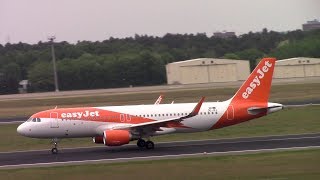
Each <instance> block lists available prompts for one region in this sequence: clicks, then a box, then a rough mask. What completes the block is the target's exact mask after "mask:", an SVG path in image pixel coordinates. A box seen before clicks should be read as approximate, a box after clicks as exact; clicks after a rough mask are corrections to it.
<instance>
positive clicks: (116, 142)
mask: <svg viewBox="0 0 320 180" xmlns="http://www.w3.org/2000/svg"><path fill="white" fill-rule="evenodd" d="M131 137H132V136H131V134H130V132H129V131H126V130H106V131H104V132H103V143H104V145H106V146H121V145H124V144H128V143H129V141H130V140H131Z"/></svg>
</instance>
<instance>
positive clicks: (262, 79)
mask: <svg viewBox="0 0 320 180" xmlns="http://www.w3.org/2000/svg"><path fill="white" fill-rule="evenodd" d="M275 61H276V59H274V58H264V59H262V60H261V62H260V63H259V64H258V66H257V67H256V68H255V69H254V70H253V72H252V73H251V75H250V76H249V78H248V79H247V80H246V81H245V82H244V83H243V85H242V86H241V87H240V89H239V90H238V91H237V93H236V94H235V95H234V96H233V97H232V98H231V99H229V100H226V101H223V102H204V97H202V98H201V99H200V101H199V102H198V103H180V104H179V103H175V104H159V103H155V104H152V105H129V106H104V107H81V108H56V109H50V110H46V111H41V112H38V113H36V114H33V115H32V116H31V117H30V118H29V119H28V120H27V121H26V122H24V123H23V124H21V125H20V126H19V127H18V128H17V132H18V133H19V134H21V135H23V136H27V137H33V138H52V139H53V143H54V148H52V151H51V152H52V153H53V154H56V153H58V149H57V143H58V139H60V138H78V137H92V138H93V142H95V143H99V144H100V143H101V144H104V145H106V146H120V145H124V144H128V143H129V142H130V141H133V140H138V141H137V146H138V147H140V148H146V149H153V148H154V143H153V142H152V141H151V140H150V138H151V137H152V136H158V135H164V134H170V133H189V132H200V131H208V130H213V129H218V128H223V127H226V126H231V125H234V124H238V123H242V122H245V121H248V120H251V119H254V118H259V117H262V116H265V115H267V114H269V113H272V112H276V111H279V110H281V109H283V105H282V104H278V103H270V102H268V98H269V94H270V88H271V81H272V75H273V71H274V66H275ZM160 99H162V97H161V98H160ZM144 139H147V141H145V140H144Z"/></svg>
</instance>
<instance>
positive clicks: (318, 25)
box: [302, 19, 320, 31]
mask: <svg viewBox="0 0 320 180" xmlns="http://www.w3.org/2000/svg"><path fill="white" fill-rule="evenodd" d="M316 29H320V22H319V21H318V20H317V19H315V20H313V21H308V22H307V23H305V24H302V30H303V31H312V30H316Z"/></svg>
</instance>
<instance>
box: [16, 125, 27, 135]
mask: <svg viewBox="0 0 320 180" xmlns="http://www.w3.org/2000/svg"><path fill="white" fill-rule="evenodd" d="M17 132H18V134H20V135H23V136H24V135H25V128H24V123H22V124H20V126H18V128H17Z"/></svg>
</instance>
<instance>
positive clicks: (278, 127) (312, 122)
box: [0, 106, 320, 151]
mask: <svg viewBox="0 0 320 180" xmlns="http://www.w3.org/2000/svg"><path fill="white" fill-rule="evenodd" d="M319 112H320V106H309V107H304V108H292V109H286V110H283V111H279V112H276V113H274V114H271V115H268V116H265V117H262V118H259V119H255V120H251V121H249V122H245V123H242V124H239V125H235V126H231V127H226V128H222V129H217V130H213V131H206V132H200V133H187V134H186V133H184V134H171V135H164V136H158V137H154V138H153V140H154V141H155V142H160V141H178V140H197V139H218V138H234V137H252V136H266V135H284V134H299V133H318V132H320V118H319V115H320V114H319ZM17 126H18V125H13V124H11V125H2V126H0V137H3V138H2V140H1V141H0V151H12V150H30V149H39V148H40V149H50V148H51V145H50V140H47V139H32V138H26V137H22V136H20V135H18V134H17V133H16V128H17ZM78 146H96V144H93V142H92V140H91V138H81V139H63V140H62V141H61V142H60V143H59V147H60V148H64V147H78Z"/></svg>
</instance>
